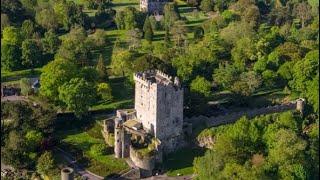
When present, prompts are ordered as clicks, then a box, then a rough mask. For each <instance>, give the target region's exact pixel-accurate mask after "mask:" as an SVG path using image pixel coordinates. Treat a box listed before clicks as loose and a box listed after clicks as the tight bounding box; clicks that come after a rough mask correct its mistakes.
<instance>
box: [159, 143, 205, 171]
mask: <svg viewBox="0 0 320 180" xmlns="http://www.w3.org/2000/svg"><path fill="white" fill-rule="evenodd" d="M204 153H205V149H201V148H184V149H180V150H178V151H176V152H174V153H171V154H169V155H168V156H167V157H165V160H164V167H165V169H166V170H167V171H168V172H172V171H175V170H179V169H183V168H191V169H192V166H193V160H194V158H195V157H199V156H203V155H204ZM191 171H192V170H191ZM190 173H191V174H192V172H190Z"/></svg>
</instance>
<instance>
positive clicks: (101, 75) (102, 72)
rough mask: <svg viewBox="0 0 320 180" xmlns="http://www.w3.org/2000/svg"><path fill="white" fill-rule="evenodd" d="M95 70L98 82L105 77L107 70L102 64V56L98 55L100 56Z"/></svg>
mask: <svg viewBox="0 0 320 180" xmlns="http://www.w3.org/2000/svg"><path fill="white" fill-rule="evenodd" d="M96 69H97V71H98V74H99V79H100V80H104V79H105V78H106V77H107V74H106V71H107V69H106V66H105V64H104V62H103V57H102V54H100V56H99V59H98V63H97V66H96Z"/></svg>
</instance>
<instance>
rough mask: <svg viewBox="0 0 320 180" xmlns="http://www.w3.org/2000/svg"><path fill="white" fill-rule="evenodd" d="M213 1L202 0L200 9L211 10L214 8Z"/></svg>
mask: <svg viewBox="0 0 320 180" xmlns="http://www.w3.org/2000/svg"><path fill="white" fill-rule="evenodd" d="M213 6H214V4H213V1H212V0H202V1H201V3H200V9H201V10H203V11H205V12H209V11H212V10H213Z"/></svg>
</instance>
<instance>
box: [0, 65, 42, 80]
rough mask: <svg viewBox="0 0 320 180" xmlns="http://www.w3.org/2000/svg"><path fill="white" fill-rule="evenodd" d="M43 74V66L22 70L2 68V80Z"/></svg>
mask: <svg viewBox="0 0 320 180" xmlns="http://www.w3.org/2000/svg"><path fill="white" fill-rule="evenodd" d="M40 74H41V68H35V69H34V71H31V69H26V70H20V71H5V70H1V82H9V81H18V80H20V79H21V78H30V77H38V76H39V75H40Z"/></svg>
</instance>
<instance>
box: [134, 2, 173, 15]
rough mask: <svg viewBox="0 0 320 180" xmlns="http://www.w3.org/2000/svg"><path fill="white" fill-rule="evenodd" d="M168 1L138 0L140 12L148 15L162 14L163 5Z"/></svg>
mask: <svg viewBox="0 0 320 180" xmlns="http://www.w3.org/2000/svg"><path fill="white" fill-rule="evenodd" d="M167 2H170V0H140V11H144V12H147V13H149V14H162V13H163V7H164V5H165V4H166V3H167Z"/></svg>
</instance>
